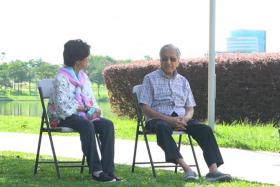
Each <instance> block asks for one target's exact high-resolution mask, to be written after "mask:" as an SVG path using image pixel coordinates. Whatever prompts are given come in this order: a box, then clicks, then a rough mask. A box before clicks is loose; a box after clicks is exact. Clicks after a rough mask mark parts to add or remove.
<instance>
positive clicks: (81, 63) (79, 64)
mask: <svg viewBox="0 0 280 187" xmlns="http://www.w3.org/2000/svg"><path fill="white" fill-rule="evenodd" d="M88 63H89V59H88V57H86V58H84V59H83V60H80V61H78V62H77V63H76V64H77V67H78V69H86V68H87V66H88Z"/></svg>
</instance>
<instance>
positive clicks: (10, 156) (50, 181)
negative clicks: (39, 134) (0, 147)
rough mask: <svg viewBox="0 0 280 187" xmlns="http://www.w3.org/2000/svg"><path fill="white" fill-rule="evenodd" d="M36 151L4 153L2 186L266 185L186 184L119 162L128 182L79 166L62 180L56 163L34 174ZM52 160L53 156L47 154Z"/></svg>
mask: <svg viewBox="0 0 280 187" xmlns="http://www.w3.org/2000/svg"><path fill="white" fill-rule="evenodd" d="M34 158H35V155H34V154H27V153H18V152H1V153H0V166H1V170H0V186H67V187H69V186H93V185H94V186H133V187H134V186H141V187H142V186H168V187H171V186H176V187H177V186H179V187H180V186H262V185H260V184H257V183H248V182H245V181H233V182H231V183H207V182H206V181H205V180H203V179H200V180H199V181H198V182H195V183H186V182H184V181H183V180H182V174H181V173H178V174H174V173H173V172H171V171H163V170H157V174H158V177H157V178H154V177H152V173H151V170H150V169H147V168H136V171H135V173H131V167H130V166H126V165H116V173H117V175H119V176H120V177H121V178H124V179H125V181H122V182H117V183H100V182H96V181H93V180H91V178H90V176H89V174H88V171H87V169H86V170H85V171H84V173H83V174H80V172H79V171H80V170H79V168H62V169H61V176H62V178H61V179H57V177H56V173H55V169H54V167H53V165H48V164H44V165H41V167H40V169H39V171H38V173H37V174H36V175H35V176H34V175H33V167H34ZM43 158H46V159H50V157H43Z"/></svg>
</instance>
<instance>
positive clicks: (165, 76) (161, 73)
mask: <svg viewBox="0 0 280 187" xmlns="http://www.w3.org/2000/svg"><path fill="white" fill-rule="evenodd" d="M159 74H160V76H162V77H164V78H166V79H170V78H169V77H168V76H167V75H166V74H165V73H164V71H163V70H162V69H161V68H160V69H159ZM177 75H178V72H177V70H175V71H174V72H173V75H172V78H171V79H175V78H176V76H177Z"/></svg>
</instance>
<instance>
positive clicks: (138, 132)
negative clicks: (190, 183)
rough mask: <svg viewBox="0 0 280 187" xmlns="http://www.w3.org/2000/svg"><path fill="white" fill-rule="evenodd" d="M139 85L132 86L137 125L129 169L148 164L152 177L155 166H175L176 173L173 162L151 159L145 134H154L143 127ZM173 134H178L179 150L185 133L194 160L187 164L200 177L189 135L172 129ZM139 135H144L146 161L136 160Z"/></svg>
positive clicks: (176, 166) (154, 173) (176, 165)
mask: <svg viewBox="0 0 280 187" xmlns="http://www.w3.org/2000/svg"><path fill="white" fill-rule="evenodd" d="M141 86H142V85H136V86H135V88H133V99H134V104H135V106H136V108H135V109H136V113H137V127H136V136H135V145H134V153H133V161H132V170H131V171H132V172H134V170H135V166H136V165H143V164H150V165H151V168H152V173H153V176H154V177H156V170H155V168H166V167H175V170H174V172H175V173H177V170H178V167H179V165H178V164H173V163H169V164H168V162H166V161H160V162H158V161H156V162H155V161H153V158H152V154H151V150H150V146H149V141H148V137H147V136H148V135H155V133H153V132H150V131H148V130H147V129H145V119H144V115H143V112H142V109H141V106H140V105H139V103H138V96H139V90H140V89H141ZM173 134H178V135H179V141H178V143H177V145H178V150H179V151H180V148H181V142H182V135H183V134H186V135H187V136H188V140H189V142H190V147H191V150H192V154H193V158H194V161H195V164H192V165H189V166H191V167H196V169H197V173H198V175H199V177H201V173H200V169H199V165H198V162H197V158H196V154H195V150H194V147H193V143H192V138H191V136H190V135H189V134H187V133H186V132H183V131H173ZM139 135H143V136H144V141H145V145H146V148H147V152H148V156H149V161H146V162H136V154H137V145H138V138H139ZM167 164H168V165H167Z"/></svg>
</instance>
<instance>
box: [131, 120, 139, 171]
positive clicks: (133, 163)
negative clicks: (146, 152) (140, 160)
mask: <svg viewBox="0 0 280 187" xmlns="http://www.w3.org/2000/svg"><path fill="white" fill-rule="evenodd" d="M138 136H139V125H137V128H136V136H135V144H134V151H133V160H132V167H131V172H134V169H135V161H136V152H137V145H138Z"/></svg>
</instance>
